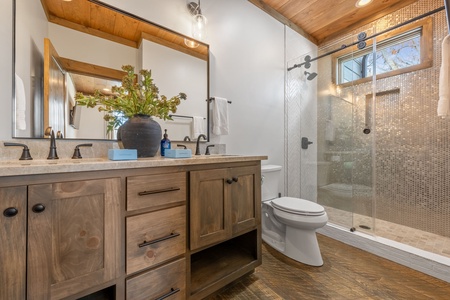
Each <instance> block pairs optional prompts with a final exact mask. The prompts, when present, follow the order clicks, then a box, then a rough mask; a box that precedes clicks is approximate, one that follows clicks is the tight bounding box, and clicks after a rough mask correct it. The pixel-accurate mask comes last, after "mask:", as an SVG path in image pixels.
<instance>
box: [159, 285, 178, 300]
mask: <svg viewBox="0 0 450 300" xmlns="http://www.w3.org/2000/svg"><path fill="white" fill-rule="evenodd" d="M179 291H180V289H174V288H171V289H170V292H168V293H167V294H165V295H164V296H161V297H159V298H156V300H163V299H166V298H169V297H170V296H172V295H173V294H176V293H178V292H179Z"/></svg>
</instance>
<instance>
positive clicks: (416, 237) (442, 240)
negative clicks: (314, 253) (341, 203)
mask: <svg viewBox="0 0 450 300" xmlns="http://www.w3.org/2000/svg"><path fill="white" fill-rule="evenodd" d="M325 209H326V211H327V214H328V217H329V220H330V222H331V223H333V224H336V225H340V226H344V227H349V228H351V227H355V228H356V230H358V231H361V232H364V233H367V234H371V235H375V236H379V237H383V238H386V239H390V240H393V241H396V242H399V243H403V244H406V245H409V246H412V247H415V248H418V249H421V250H424V251H428V252H432V253H435V254H438V255H442V256H445V257H450V237H445V236H440V235H437V234H433V233H429V232H425V231H422V230H419V229H415V228H411V227H407V226H403V225H399V224H395V223H391V222H387V221H383V220H378V219H375V220H373V219H372V218H371V217H367V216H363V215H358V214H352V213H350V212H348V211H344V210H340V209H336V208H333V207H329V206H325ZM352 220H353V223H352ZM361 226H362V227H361ZM365 226H368V227H370V228H364V227H365Z"/></svg>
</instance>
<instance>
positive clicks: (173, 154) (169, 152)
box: [164, 149, 192, 158]
mask: <svg viewBox="0 0 450 300" xmlns="http://www.w3.org/2000/svg"><path fill="white" fill-rule="evenodd" d="M164 157H167V158H189V157H192V151H191V149H166V150H164Z"/></svg>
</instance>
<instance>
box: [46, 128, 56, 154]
mask: <svg viewBox="0 0 450 300" xmlns="http://www.w3.org/2000/svg"><path fill="white" fill-rule="evenodd" d="M47 159H59V157H58V153H56V139H55V132H54V131H53V130H52V132H51V133H50V151H49V152H48V157H47Z"/></svg>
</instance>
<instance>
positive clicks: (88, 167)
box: [0, 154, 267, 177]
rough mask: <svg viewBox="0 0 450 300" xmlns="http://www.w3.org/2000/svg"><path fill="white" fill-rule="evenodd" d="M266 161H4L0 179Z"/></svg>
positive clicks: (204, 158) (237, 157)
mask: <svg viewBox="0 0 450 300" xmlns="http://www.w3.org/2000/svg"><path fill="white" fill-rule="evenodd" d="M266 159H267V156H250V155H226V154H223V155H221V154H218V155H200V156H193V157H192V158H164V157H150V158H139V159H137V160H126V161H125V160H122V161H112V160H109V159H107V158H83V159H79V160H76V159H59V160H46V159H45V160H28V161H27V160H8V161H0V177H1V176H19V175H34V174H51V173H68V172H82V171H100V170H117V169H130V168H149V167H164V166H181V165H201V164H214V163H229V162H230V163H231V162H245V161H255V160H266Z"/></svg>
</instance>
